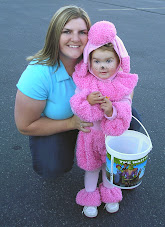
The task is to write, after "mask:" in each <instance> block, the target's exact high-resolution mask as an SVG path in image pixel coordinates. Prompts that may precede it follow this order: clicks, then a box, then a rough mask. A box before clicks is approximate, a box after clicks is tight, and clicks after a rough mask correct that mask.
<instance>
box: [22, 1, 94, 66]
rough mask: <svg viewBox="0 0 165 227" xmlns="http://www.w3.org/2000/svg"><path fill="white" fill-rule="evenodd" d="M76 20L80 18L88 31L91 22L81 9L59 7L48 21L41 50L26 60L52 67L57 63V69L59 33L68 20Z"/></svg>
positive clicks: (58, 62) (71, 6)
mask: <svg viewBox="0 0 165 227" xmlns="http://www.w3.org/2000/svg"><path fill="white" fill-rule="evenodd" d="M76 18H82V19H83V20H84V21H85V23H86V25H87V30H88V31H89V29H90V26H91V22H90V19H89V16H88V14H87V13H86V12H85V11H84V10H83V9H82V8H80V7H77V6H74V5H70V6H64V7H61V8H60V9H59V10H58V11H57V12H56V13H55V14H54V16H53V17H52V19H51V21H50V24H49V27H48V31H47V35H46V39H45V44H44V47H43V49H41V50H40V51H38V52H37V53H36V54H35V55H34V56H29V57H28V58H27V59H26V60H28V61H32V60H35V61H36V62H35V64H42V65H49V66H54V65H55V64H56V63H57V64H58V67H59V66H60V59H59V40H60V36H61V32H62V30H63V28H64V26H65V25H66V24H67V23H68V22H69V21H70V20H72V19H76ZM58 67H57V69H58Z"/></svg>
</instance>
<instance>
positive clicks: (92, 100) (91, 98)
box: [87, 91, 104, 105]
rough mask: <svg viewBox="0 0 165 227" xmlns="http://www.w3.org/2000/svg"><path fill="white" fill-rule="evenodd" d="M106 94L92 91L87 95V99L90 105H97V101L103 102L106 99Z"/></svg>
mask: <svg viewBox="0 0 165 227" xmlns="http://www.w3.org/2000/svg"><path fill="white" fill-rule="evenodd" d="M103 100H104V96H102V94H101V93H100V92H99V91H94V92H92V93H90V94H89V95H88V97H87V101H88V102H89V104H90V105H95V104H97V103H99V104H101V103H103V102H104V101H103Z"/></svg>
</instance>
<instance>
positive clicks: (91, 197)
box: [76, 188, 101, 206]
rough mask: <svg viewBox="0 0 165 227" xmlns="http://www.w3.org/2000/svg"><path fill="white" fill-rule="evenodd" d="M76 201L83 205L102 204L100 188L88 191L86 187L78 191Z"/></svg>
mask: <svg viewBox="0 0 165 227" xmlns="http://www.w3.org/2000/svg"><path fill="white" fill-rule="evenodd" d="M76 203H77V204H79V205H81V206H100V205H101V199H100V192H99V190H98V188H96V190H95V191H94V192H87V191H86V190H85V189H82V190H81V191H79V192H78V193H77V196H76Z"/></svg>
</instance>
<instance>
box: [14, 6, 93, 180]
mask: <svg viewBox="0 0 165 227" xmlns="http://www.w3.org/2000/svg"><path fill="white" fill-rule="evenodd" d="M90 24H91V23H90V19H89V17H88V15H87V13H86V12H85V11H84V10H83V9H81V8H79V7H76V6H66V7H62V8H60V9H59V10H58V11H57V12H56V13H55V15H54V16H53V18H52V20H51V22H50V25H49V28H48V32H47V36H46V40H45V45H44V47H43V49H42V50H41V51H39V52H38V53H37V54H35V55H34V56H32V57H29V58H28V60H31V63H30V64H29V66H28V67H27V68H26V70H25V71H24V72H23V74H22V76H21V78H20V80H19V82H18V84H17V88H18V91H17V95H16V103H15V121H16V125H17V128H18V130H19V131H20V132H21V133H22V134H24V135H30V148H31V152H32V158H33V168H34V170H35V171H36V172H37V173H38V174H40V175H42V176H44V177H53V178H54V177H56V176H58V175H59V174H61V173H64V172H67V171H69V170H70V169H71V168H72V165H73V159H74V147H75V143H76V138H77V132H78V130H82V131H84V132H88V131H89V130H88V129H87V128H85V127H86V126H88V127H90V126H92V124H91V123H87V122H82V121H81V120H80V119H79V118H78V117H76V116H74V115H73V113H72V111H71V108H70V104H69V99H70V97H71V96H72V95H73V94H74V91H75V84H74V82H73V80H72V77H71V76H72V73H73V71H74V67H75V65H76V64H77V63H78V62H79V61H80V60H81V58H82V52H83V49H84V47H85V45H86V43H87V38H88V37H87V35H88V30H89V28H90ZM80 126H81V127H80Z"/></svg>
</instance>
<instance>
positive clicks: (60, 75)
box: [55, 61, 71, 82]
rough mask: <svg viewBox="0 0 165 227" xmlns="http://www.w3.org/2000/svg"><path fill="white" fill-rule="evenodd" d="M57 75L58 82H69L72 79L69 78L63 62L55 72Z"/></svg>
mask: <svg viewBox="0 0 165 227" xmlns="http://www.w3.org/2000/svg"><path fill="white" fill-rule="evenodd" d="M55 75H56V79H57V82H61V81H64V80H68V79H70V78H71V77H70V76H69V74H68V73H67V71H66V69H65V67H64V65H63V63H62V61H60V67H59V68H58V70H57V71H56V72H55Z"/></svg>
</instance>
